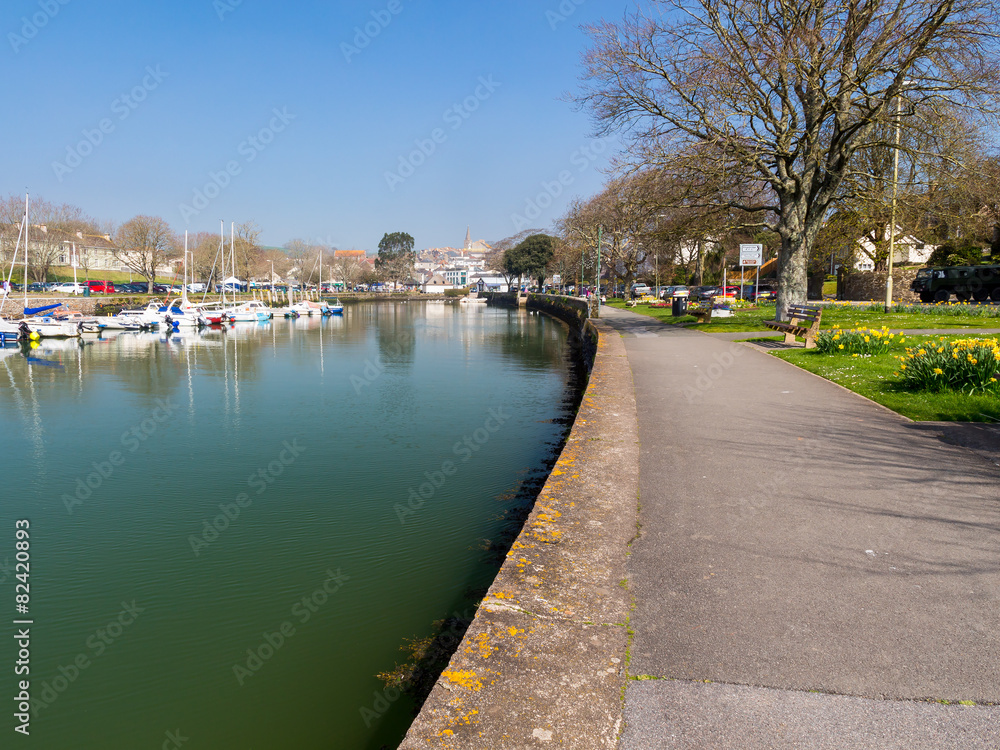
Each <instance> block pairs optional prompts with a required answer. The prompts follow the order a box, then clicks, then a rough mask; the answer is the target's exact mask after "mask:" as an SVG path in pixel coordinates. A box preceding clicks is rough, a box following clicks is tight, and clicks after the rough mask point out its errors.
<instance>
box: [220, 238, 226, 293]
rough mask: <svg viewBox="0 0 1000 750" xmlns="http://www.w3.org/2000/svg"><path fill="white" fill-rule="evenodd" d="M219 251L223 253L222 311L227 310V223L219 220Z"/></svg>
mask: <svg viewBox="0 0 1000 750" xmlns="http://www.w3.org/2000/svg"><path fill="white" fill-rule="evenodd" d="M219 250H221V251H222V273H221V274H220V275H221V276H222V284H221V285H220V287H219V288H220V289H222V309H223V310H225V309H226V222H225V221H224V220H223V219H219Z"/></svg>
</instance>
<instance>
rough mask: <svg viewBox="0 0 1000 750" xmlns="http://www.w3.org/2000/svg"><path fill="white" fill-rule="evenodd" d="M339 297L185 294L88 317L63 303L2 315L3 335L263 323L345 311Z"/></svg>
mask: <svg viewBox="0 0 1000 750" xmlns="http://www.w3.org/2000/svg"><path fill="white" fill-rule="evenodd" d="M343 312H344V306H343V305H342V304H341V303H340V301H339V300H332V301H330V302H327V301H322V300H321V301H315V300H309V299H303V300H299V301H298V302H295V303H294V304H291V305H288V306H286V307H278V308H272V307H268V306H267V305H266V304H265V303H264V302H262V301H260V300H250V301H248V302H241V303H231V304H223V303H219V302H207V303H196V302H190V301H189V300H188V299H187V298H185V297H178V298H176V299H168V300H167V301H166V303H163V302H160V301H159V300H155V299H154V300H150V302H149V304H147V305H146V306H145V307H143V308H140V309H136V310H122V311H121V312H120V313H118V314H117V315H107V316H87V315H84V314H83V313H80V312H78V311H75V310H66V309H62V305H61V304H60V305H52V306H48V307H45V308H34V309H33V308H27V309H26V310H25V313H27V314H26V315H25V316H24V317H23V318H20V319H17V320H11V319H7V318H2V317H0V340H3V341H10V342H15V341H18V340H28V339H34V338H72V337H76V336H81V335H84V334H87V333H100V332H101V331H103V330H119V331H142V330H153V329H158V330H175V331H177V330H180V329H182V328H201V327H203V326H211V325H225V324H233V323H260V322H264V321H267V320H270V319H272V318H275V317H283V318H298V317H302V316H312V315H320V316H322V315H342V314H343Z"/></svg>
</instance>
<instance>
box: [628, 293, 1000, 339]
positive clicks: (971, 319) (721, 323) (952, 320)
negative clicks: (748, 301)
mask: <svg viewBox="0 0 1000 750" xmlns="http://www.w3.org/2000/svg"><path fill="white" fill-rule="evenodd" d="M608 304H609V305H611V306H612V307H617V308H620V309H625V303H624V302H621V301H619V300H613V301H610V302H608ZM630 309H631V310H632V312H635V313H638V314H640V315H648V316H649V317H651V318H656V319H657V320H659V321H661V322H663V323H668V324H671V325H676V324H678V323H694V322H695V318H694V316H691V315H685V316H684V317H682V318H674V317H672V316H671V314H670V308H669V307H658V308H652V307H650V306H649V305H636V306H635V307H633V308H630ZM980 309H981V310H982V312H981V313H979V314H978V315H977V314H962V311H961V310H959V309H955V308H941V309H940V312H939V311H936V310H934V309H933V308H929V309H928V310H927V312H890V313H886V312H883V311H882V310H869V309H866V308H863V307H859V306H846V305H845V306H838V307H829V308H824V309H823V319H822V324H821V327H822V328H823V329H827V328H832V327H833V326H834V325H838V326H840V327H841V328H862V327H864V328H881V327H882V326H888V327H889V328H891V329H893V330H897V329H902V330H906V329H914V328H916V329H922V328H1000V317H988V316H990V315H996V316H1000V308H992V307H984V308H980ZM773 319H774V307H761V308H758V309H756V310H734V311H733V317H731V318H720V319H718V320H713V321H712V322H711V323H706V324H703V325H698V326H696V328H697V329H698V330H699V331H706V332H710V333H712V332H714V333H721V332H736V331H769V330H770V329H768V328H766V327H765V326H764V321H765V320H773Z"/></svg>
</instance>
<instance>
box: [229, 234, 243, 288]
mask: <svg viewBox="0 0 1000 750" xmlns="http://www.w3.org/2000/svg"><path fill="white" fill-rule="evenodd" d="M229 254H230V255H231V256H232V257H233V278H234V279H236V288H237V289H239V286H240V280H239V278H237V276H236V222H235V221H231V222H229ZM241 291H242V290H241ZM233 302H236V292H233Z"/></svg>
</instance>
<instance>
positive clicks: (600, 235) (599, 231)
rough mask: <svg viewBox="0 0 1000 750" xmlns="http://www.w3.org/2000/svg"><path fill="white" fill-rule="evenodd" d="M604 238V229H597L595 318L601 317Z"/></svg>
mask: <svg viewBox="0 0 1000 750" xmlns="http://www.w3.org/2000/svg"><path fill="white" fill-rule="evenodd" d="M603 236H604V227H598V228H597V283H596V284H594V286H595V288H596V289H597V302H596V309H597V315H596V316H594V317H597V318H599V317H601V240H602V239H603Z"/></svg>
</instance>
